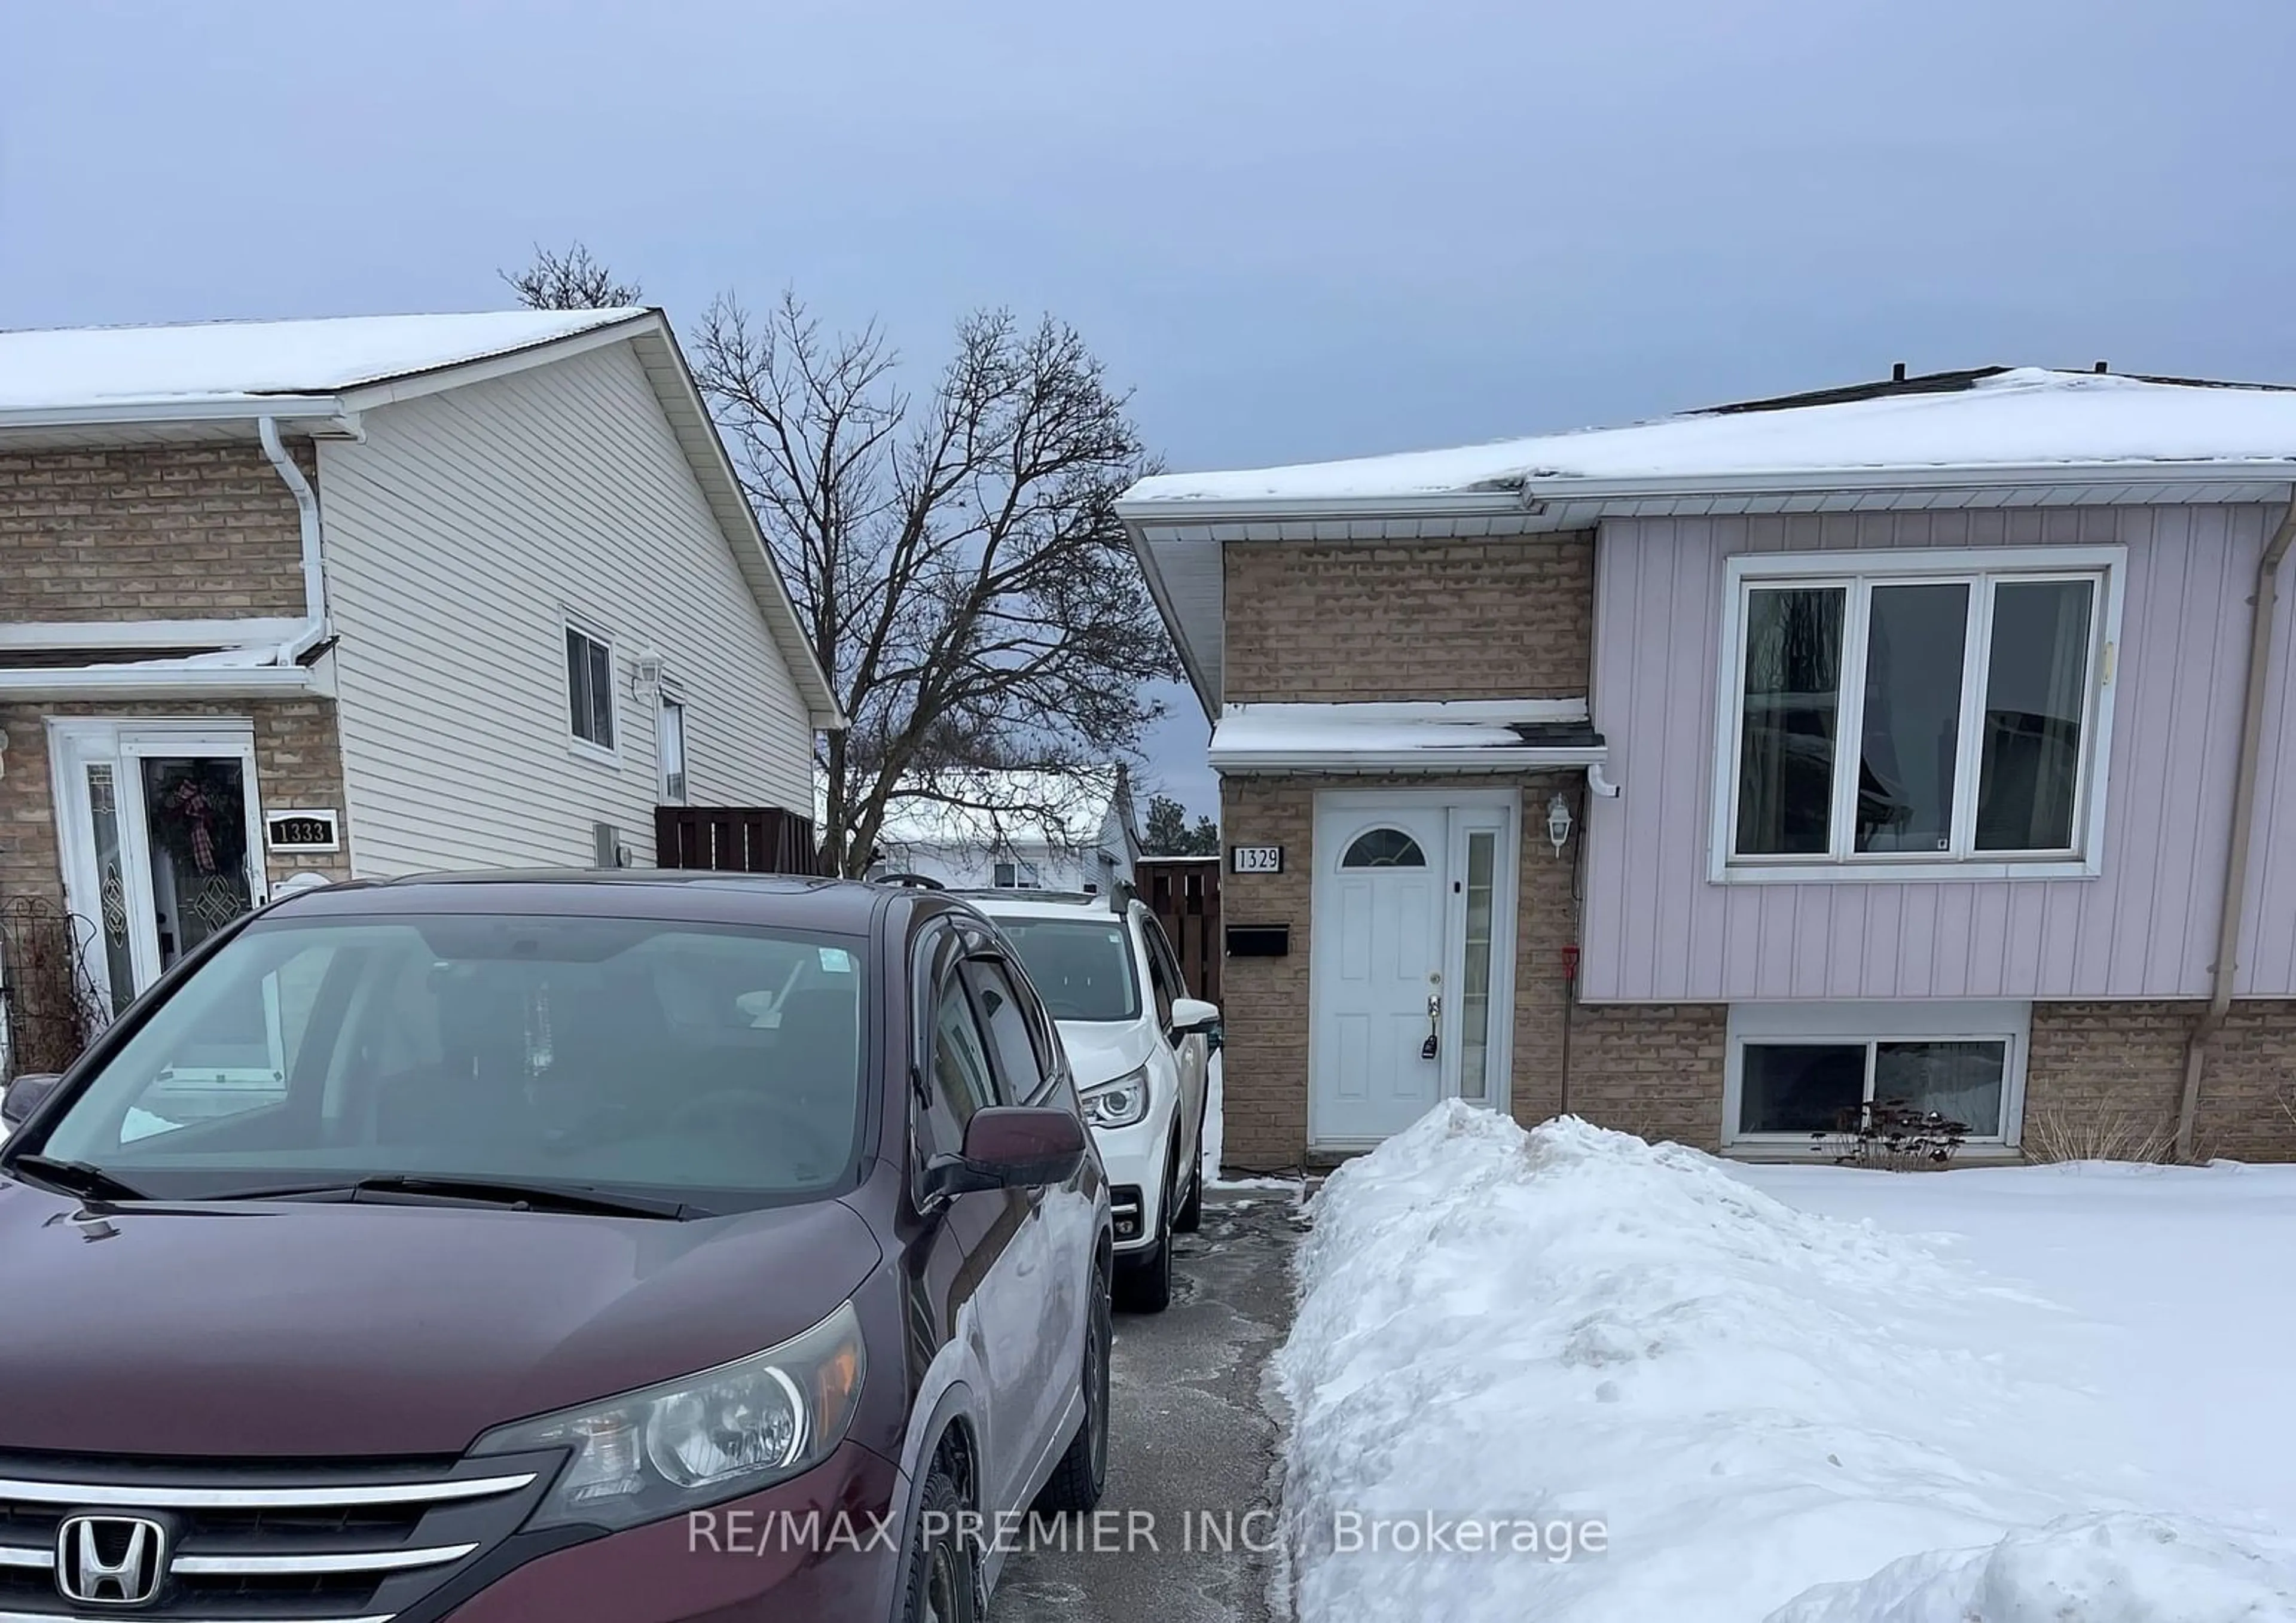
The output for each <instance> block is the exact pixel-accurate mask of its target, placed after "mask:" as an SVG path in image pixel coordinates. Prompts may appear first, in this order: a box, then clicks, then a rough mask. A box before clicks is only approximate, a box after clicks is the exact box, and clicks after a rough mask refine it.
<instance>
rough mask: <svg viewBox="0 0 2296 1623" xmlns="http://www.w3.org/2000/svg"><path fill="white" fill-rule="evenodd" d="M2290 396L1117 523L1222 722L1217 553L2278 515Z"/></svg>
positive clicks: (1994, 380) (1184, 494)
mask: <svg viewBox="0 0 2296 1623" xmlns="http://www.w3.org/2000/svg"><path fill="white" fill-rule="evenodd" d="M2292 482H2296V390H2292V389H2284V388H2279V387H2275V386H2271V385H2260V384H2226V383H2213V382H2208V381H2200V380H2193V379H2176V378H2144V377H2125V376H2119V375H2114V374H2110V373H2095V372H2054V371H2048V370H2046V369H2042V368H2038V367H2016V368H2010V367H1999V366H1989V367H1979V368H1974V369H1972V370H1970V371H1965V372H1954V373H1930V374H1927V375H1923V376H1917V377H1911V378H1893V379H1890V380H1889V381H1885V382H1880V383H1872V384H1862V385H1857V386H1854V387H1851V388H1848V389H1825V390H1820V391H1817V392H1815V393H1811V394H1805V395H1792V396H1786V397H1783V398H1776V399H1770V400H1755V401H1747V402H1743V403H1740V404H1737V405H1733V406H1718V407H1713V408H1710V409H1709V410H1706V411H1701V412H1690V413H1685V414H1682V415H1680V416H1675V417H1666V418H1661V419H1659V420H1657V421H1655V422H1644V423H1638V424H1636V425H1633V426H1631V427H1627V428H1615V429H1592V430H1581V431H1579V432H1575V433H1563V434H1547V435H1542V436H1538V437H1536V438H1532V439H1511V440H1501V441H1497V442H1496V443H1493V444H1489V445H1481V446H1469V447H1462V448H1458V449H1455V450H1443V451H1417V452H1410V453H1406V454H1404V455H1392V456H1370V457H1362V458H1357V459H1355V460H1352V461H1347V462H1329V463H1305V464H1301V465H1299V466H1293V467H1280V468H1261V469H1253V470H1245V471H1233V472H1207V473H1169V474H1160V475H1157V476H1156V477H1154V478H1152V479H1144V480H1141V481H1140V482H1139V483H1137V484H1136V485H1135V486H1133V488H1131V489H1130V490H1129V491H1128V492H1126V494H1125V496H1123V498H1122V499H1121V500H1120V501H1119V503H1118V504H1117V511H1118V512H1119V513H1120V514H1121V515H1122V517H1123V518H1124V520H1125V522H1126V525H1127V528H1128V529H1129V531H1130V532H1131V536H1132V540H1133V545H1134V548H1135V550H1136V552H1137V553H1139V555H1140V558H1141V561H1142V563H1143V565H1144V568H1145V570H1146V571H1147V575H1148V581H1149V586H1150V589H1151V591H1152V593H1153V594H1154V595H1155V598H1156V601H1157V603H1158V606H1159V607H1160V609H1161V610H1162V611H1163V613H1164V617H1165V619H1166V621H1167V622H1168V623H1169V625H1170V626H1171V627H1172V629H1173V632H1174V634H1175V636H1176V639H1177V642H1178V643H1179V645H1180V652H1181V657H1182V660H1183V661H1184V662H1185V665H1186V667H1187V669H1188V673H1189V676H1190V679H1191V681H1192V683H1193V685H1194V687H1195V690H1196V693H1197V697H1198V698H1199V700H1200V701H1201V702H1202V704H1203V706H1204V710H1205V714H1206V715H1207V716H1211V717H1217V716H1218V714H1219V713H1220V701H1221V697H1222V695H1221V685H1220V684H1221V680H1222V670H1221V662H1222V651H1221V645H1220V643H1221V625H1222V621H1223V619H1224V616H1225V612H1226V602H1225V590H1226V587H1225V581H1224V578H1223V573H1222V568H1221V562H1220V549H1221V547H1222V546H1224V545H1226V544H1228V543H1230V542H1252V541H1305V540H1335V541H1376V542H1386V543H1395V542H1405V543H1407V542H1410V541H1413V540H1418V539H1431V538H1438V537H1491V536H1505V535H1522V534H1527V533H1533V532H1538V531H1554V530H1563V529H1586V528H1590V527H1591V526H1593V525H1594V524H1595V523H1597V522H1599V521H1601V520H1603V519H1604V518H1606V517H1623V516H1638V517H1679V516H1702V515H1713V514H1728V513H1747V512H1831V511H1846V510H1858V511H1863V510H1869V509H1877V508H1884V507H1923V508H1930V507H1951V508H1959V507H1985V506H2028V505H2044V504H2101V505H2102V504H2126V503H2136V502H2241V501H2267V500H2284V499H2286V496H2287V495H2288V489H2289V487H2290V485H2291V483H2292Z"/></svg>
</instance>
